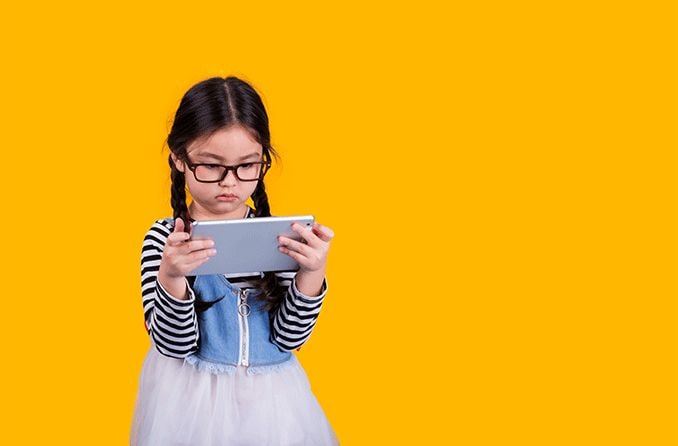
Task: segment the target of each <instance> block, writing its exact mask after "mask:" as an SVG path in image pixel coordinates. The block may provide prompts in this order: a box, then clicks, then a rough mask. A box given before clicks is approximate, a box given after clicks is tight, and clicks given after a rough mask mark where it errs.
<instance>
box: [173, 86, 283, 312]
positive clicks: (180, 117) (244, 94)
mask: <svg viewBox="0 0 678 446" xmlns="http://www.w3.org/2000/svg"><path fill="white" fill-rule="evenodd" d="M232 125H239V126H241V127H243V128H244V129H246V130H247V131H248V132H250V134H251V135H252V137H253V138H254V139H255V140H256V141H257V142H258V143H259V144H261V146H262V147H263V157H264V161H268V162H270V161H271V157H275V158H278V155H277V153H276V152H275V150H274V149H273V147H272V146H271V135H270V132H269V128H268V115H267V114H266V109H265V108H264V104H263V102H262V101H261V98H260V97H259V94H258V93H257V92H256V91H255V90H254V88H252V86H251V85H249V84H248V83H247V82H245V81H243V80H241V79H238V78H237V77H234V76H229V77H226V78H221V77H212V78H210V79H206V80H204V81H201V82H198V83H197V84H195V85H193V86H192V87H191V88H190V89H189V90H188V91H187V92H186V94H184V96H183V98H181V102H180V104H179V108H178V109H177V112H176V114H175V116H174V122H173V123H172V129H171V130H170V133H169V135H168V137H167V145H168V146H169V148H170V150H171V152H172V153H173V154H174V155H175V156H176V157H177V158H179V159H181V160H187V155H186V153H187V152H186V150H187V148H188V146H189V145H190V144H191V143H192V142H193V141H195V140H196V139H198V138H203V137H209V136H210V135H212V134H213V133H215V132H216V131H218V130H220V129H223V128H225V127H230V126H232ZM169 165H170V168H171V173H170V176H171V179H172V196H171V199H170V201H171V204H172V209H173V210H174V218H175V219H176V218H181V219H182V220H184V222H186V223H188V222H189V220H190V215H189V212H188V206H187V204H186V178H185V176H184V173H183V172H180V171H179V170H178V169H177V167H176V166H175V165H174V162H173V160H172V156H171V155H170V157H169ZM252 201H253V203H254V209H255V212H254V215H255V217H269V216H270V215H271V210H270V206H269V204H268V196H267V195H266V186H265V185H264V180H263V178H262V179H261V180H259V182H258V183H257V187H256V189H255V190H254V192H253V193H252ZM256 285H257V286H258V288H260V289H261V290H262V293H260V294H259V298H260V299H262V300H263V301H264V302H265V308H266V309H269V310H270V309H272V308H274V307H275V306H276V305H278V304H279V303H280V300H281V299H282V290H280V289H279V287H278V286H277V280H276V276H275V274H274V273H266V274H264V277H263V278H262V279H260V280H259V281H258V283H257V284H256ZM196 302H197V301H196Z"/></svg>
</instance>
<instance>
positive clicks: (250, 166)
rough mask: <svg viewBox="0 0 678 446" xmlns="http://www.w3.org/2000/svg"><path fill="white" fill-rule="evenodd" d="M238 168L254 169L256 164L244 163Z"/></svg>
mask: <svg viewBox="0 0 678 446" xmlns="http://www.w3.org/2000/svg"><path fill="white" fill-rule="evenodd" d="M238 167H240V168H241V169H251V168H252V167H254V163H244V164H241V165H240V166H238Z"/></svg>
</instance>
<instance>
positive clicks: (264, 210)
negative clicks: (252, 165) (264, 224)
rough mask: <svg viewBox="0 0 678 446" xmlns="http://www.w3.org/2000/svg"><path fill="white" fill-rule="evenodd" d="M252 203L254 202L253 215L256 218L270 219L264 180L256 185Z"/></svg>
mask: <svg viewBox="0 0 678 446" xmlns="http://www.w3.org/2000/svg"><path fill="white" fill-rule="evenodd" d="M252 201H253V202H254V215H255V216H256V217H270V216H271V207H270V206H269V204H268V195H266V186H265V185H264V180H260V181H259V182H258V183H257V188H256V189H254V192H253V193H252Z"/></svg>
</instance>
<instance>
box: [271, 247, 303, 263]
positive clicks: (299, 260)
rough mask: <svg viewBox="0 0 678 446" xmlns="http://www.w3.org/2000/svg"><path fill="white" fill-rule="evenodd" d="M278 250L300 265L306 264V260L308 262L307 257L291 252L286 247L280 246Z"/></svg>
mask: <svg viewBox="0 0 678 446" xmlns="http://www.w3.org/2000/svg"><path fill="white" fill-rule="evenodd" d="M278 250H279V251H280V252H282V253H283V254H286V255H288V256H290V257H292V259H294V260H295V261H296V262H297V263H298V264H299V265H302V264H303V263H304V260H306V257H304V256H303V255H301V254H299V253H298V252H296V251H291V250H289V249H288V248H286V247H284V246H279V247H278Z"/></svg>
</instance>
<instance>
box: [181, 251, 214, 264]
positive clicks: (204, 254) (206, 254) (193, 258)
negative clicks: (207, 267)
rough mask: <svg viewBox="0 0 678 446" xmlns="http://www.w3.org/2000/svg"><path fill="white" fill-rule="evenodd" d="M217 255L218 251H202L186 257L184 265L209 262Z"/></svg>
mask: <svg viewBox="0 0 678 446" xmlns="http://www.w3.org/2000/svg"><path fill="white" fill-rule="evenodd" d="M216 253H217V250H216V249H202V250H200V251H194V252H192V253H190V254H188V255H186V256H185V257H184V259H183V263H184V265H190V264H192V263H195V262H199V261H201V260H207V259H209V258H210V257H212V256H214V255H215V254H216Z"/></svg>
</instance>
